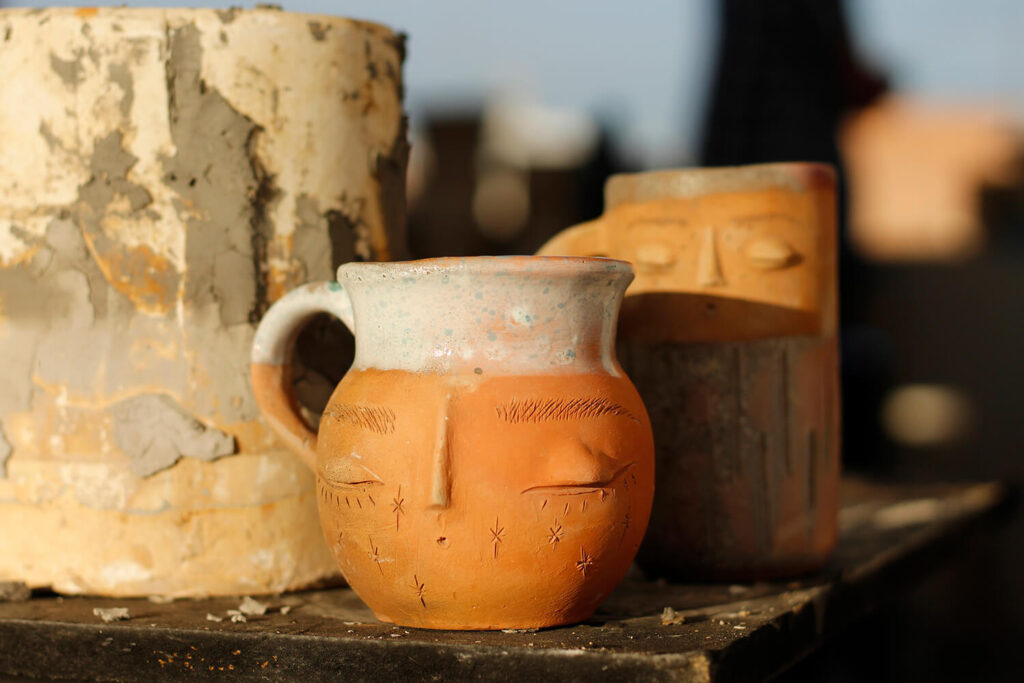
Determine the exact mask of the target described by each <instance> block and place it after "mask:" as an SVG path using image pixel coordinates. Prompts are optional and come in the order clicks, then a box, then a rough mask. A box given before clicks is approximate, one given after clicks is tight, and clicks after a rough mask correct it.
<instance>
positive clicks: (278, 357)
mask: <svg viewBox="0 0 1024 683" xmlns="http://www.w3.org/2000/svg"><path fill="white" fill-rule="evenodd" d="M320 313H329V314H331V315H333V316H334V317H336V318H338V319H339V320H341V322H343V323H345V326H346V327H348V329H349V330H352V333H353V334H355V322H354V321H353V319H352V301H351V300H350V299H349V297H348V293H347V292H346V291H345V290H344V288H343V287H342V286H341V285H340V284H338V283H337V282H312V283H310V284H306V285H302V286H301V287H298V288H296V289H293V290H292V291H290V292H288V293H287V294H285V295H284V296H283V297H281V298H280V299H279V300H278V301H277V302H275V303H274V305H272V306H271V307H270V309H269V310H267V313H266V315H264V316H263V320H261V321H260V324H259V327H257V328H256V336H255V337H254V338H253V342H252V357H251V362H250V366H249V368H250V372H251V376H252V390H253V393H254V394H255V395H256V403H257V404H258V405H259V407H260V412H261V413H263V417H264V418H265V419H266V421H267V424H269V425H270V428H271V429H273V430H274V432H275V433H276V434H277V435H278V436H279V437H280V438H281V440H282V441H283V442H284V445H285V446H286V447H287V448H288V449H289V450H291V451H292V452H294V453H295V454H296V455H298V456H299V457H300V458H302V461H303V462H304V463H306V465H308V466H309V468H310V469H312V470H314V471H316V432H314V431H313V430H312V429H310V427H309V425H307V424H306V421H305V420H304V419H303V418H302V414H301V413H300V412H299V406H298V402H297V401H296V400H295V391H294V389H293V387H292V372H291V371H292V368H291V363H290V361H291V355H292V350H293V349H294V348H295V340H296V339H297V338H298V336H299V332H301V331H302V328H303V327H305V325H306V323H308V322H309V321H310V320H311V319H312V318H313V317H314V316H316V315H318V314H320Z"/></svg>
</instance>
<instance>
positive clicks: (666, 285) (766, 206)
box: [538, 163, 839, 579]
mask: <svg viewBox="0 0 1024 683" xmlns="http://www.w3.org/2000/svg"><path fill="white" fill-rule="evenodd" d="M605 199H606V206H607V208H606V211H605V213H604V215H602V216H601V217H600V218H598V219H597V220H595V221H593V222H590V223H585V224H582V225H579V226H576V227H574V228H570V229H568V230H566V231H565V232H563V233H561V234H559V235H557V236H556V237H555V238H553V239H552V240H551V241H550V242H548V244H546V245H545V246H544V247H543V248H542V249H541V250H540V251H539V252H538V253H540V254H546V255H555V254H559V255H581V256H583V255H598V254H599V255H605V256H610V257H614V258H619V259H623V260H628V261H632V262H633V263H634V264H635V268H636V280H635V282H634V283H633V284H632V286H631V287H630V288H629V291H628V292H627V295H626V298H625V301H624V303H623V308H622V321H621V324H620V342H619V352H620V356H621V357H622V359H623V363H624V366H625V367H626V369H627V371H628V372H629V374H630V376H631V377H632V378H633V380H634V382H635V383H636V386H637V388H638V390H639V391H640V394H641V396H643V399H644V402H645V404H646V406H647V409H648V411H649V413H650V416H651V421H652V425H653V429H654V435H655V444H656V453H657V472H658V479H657V483H658V486H657V491H658V492H657V495H656V496H655V502H654V509H653V512H652V516H651V523H650V528H649V529H648V533H647V537H646V539H645V541H644V544H643V547H642V548H641V551H640V555H639V557H638V562H640V564H641V566H643V568H644V569H645V570H647V571H648V572H649V573H651V574H655V575H663V576H669V577H673V578H680V579H690V578H719V579H761V578H772V577H780V576H787V575H792V574H798V573H802V572H807V571H812V570H815V569H818V568H820V567H821V566H823V565H824V564H825V563H826V562H827V560H828V557H829V555H830V553H831V552H832V550H833V548H834V546H835V543H836V533H837V532H836V528H837V526H836V525H837V522H836V519H837V504H838V503H837V487H838V480H839V395H838V354H837V344H836V222H835V211H836V209H835V179H834V174H833V171H832V170H831V168H829V167H827V166H823V165H818V164H805V163H785V164H765V165H758V166H747V167H737V168H721V169H690V170H675V171H657V172H652V173H640V174H633V175H619V176H614V177H612V178H611V179H610V180H609V181H608V184H607V186H606V188H605Z"/></svg>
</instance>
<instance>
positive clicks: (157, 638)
mask: <svg viewBox="0 0 1024 683" xmlns="http://www.w3.org/2000/svg"><path fill="white" fill-rule="evenodd" d="M843 498H844V502H843V507H842V511H841V513H840V528H841V533H840V537H841V540H840V545H839V548H838V550H837V552H836V555H835V559H834V561H833V562H832V565H831V566H830V568H829V569H828V570H827V571H825V572H822V573H821V574H818V575H815V576H811V577H805V578H803V579H801V580H798V581H791V582H784V583H754V584H734V585H726V584H693V585H679V584H675V585H673V584H669V583H665V582H652V581H646V580H644V579H643V578H642V577H640V576H639V575H636V576H630V577H629V578H627V580H626V581H624V582H623V584H622V585H621V586H620V587H619V588H618V589H617V590H616V592H615V593H614V594H613V595H612V596H611V597H610V598H609V599H608V601H607V602H606V603H605V604H604V605H603V606H602V607H601V609H600V610H599V611H598V613H597V614H596V615H595V617H594V618H593V619H591V620H590V621H588V622H586V623H584V624H580V625H577V626H571V627H565V628H555V629H545V630H541V631H533V632H479V631H468V632H458V631H427V630H418V629H409V628H402V627H395V626H391V625H388V624H382V623H380V622H378V621H376V620H375V619H374V618H373V615H372V613H371V612H370V611H369V610H368V609H367V608H366V607H365V606H364V605H363V604H362V603H361V602H360V601H359V599H358V598H357V597H356V596H355V595H354V594H353V593H352V591H351V590H348V589H345V588H338V589H329V590H320V591H307V592H301V593H293V594H287V595H283V596H275V597H263V598H258V599H259V600H260V601H261V602H263V603H266V604H267V605H268V607H269V609H268V611H267V613H266V614H264V615H262V616H249V617H248V618H247V621H246V622H244V623H235V622H232V621H230V618H227V617H226V613H227V611H228V610H231V609H238V607H239V603H240V600H239V599H238V598H218V599H208V600H179V601H174V602H170V603H160V602H153V601H150V600H144V599H140V600H125V599H106V598H89V597H75V598H71V597H67V598H61V597H56V596H53V595H50V596H39V595H35V596H33V597H32V598H31V599H29V600H27V601H22V602H0V679H2V678H3V677H4V676H7V677H9V678H17V679H24V678H51V679H72V680H76V679H77V680H82V679H87V680H110V681H129V680H145V681H149V680H161V679H177V678H198V677H203V678H210V679H213V678H220V677H230V678H232V679H250V680H251V679H257V680H281V679H288V680H291V679H302V680H403V681H409V680H462V679H475V680H523V679H528V678H529V677H544V679H545V680H546V681H555V680H581V681H582V680H637V679H641V680H672V681H710V680H715V681H733V680H736V681H746V680H757V679H762V678H765V677H769V676H772V675H774V674H777V673H778V672H780V671H782V670H784V669H785V668H786V667H787V666H789V665H791V664H792V663H793V662H795V661H797V660H799V659H800V658H801V657H803V656H804V655H806V654H807V653H808V652H810V651H811V650H813V649H814V648H815V647H817V646H818V645H820V644H821V643H822V642H823V640H824V639H825V638H826V637H827V636H829V635H830V634H833V633H835V632H837V631H838V630H840V629H842V628H843V627H844V626H845V625H847V624H849V623H850V622H852V621H853V620H855V619H857V618H858V617H859V616H861V615H862V614H864V613H865V612H867V611H868V610H870V609H872V607H874V606H877V605H879V604H881V603H883V602H885V601H889V600H892V599H894V598H895V597H897V596H898V595H899V594H900V593H902V592H904V591H907V590H909V589H910V588H911V587H912V586H913V585H914V584H915V582H918V581H920V580H921V579H922V578H924V576H926V575H927V573H928V572H929V571H930V570H931V569H933V568H934V567H936V566H937V565H938V564H940V563H941V562H943V561H945V560H948V559H950V558H954V557H955V556H956V555H957V553H958V544H959V541H960V540H962V539H963V538H965V535H966V534H971V533H976V532H978V531H980V530H983V529H985V528H987V527H990V526H992V522H993V521H994V520H996V519H997V518H998V517H999V516H1000V514H1001V511H1003V510H1005V508H1007V507H1008V504H1007V502H1008V500H1009V495H1008V490H1007V489H1006V488H1005V487H1003V486H1001V485H998V484H975V485H921V486H896V485H881V484H872V483H868V482H863V481H854V480H847V481H845V482H844V484H843ZM110 607H127V608H128V609H129V613H130V615H131V617H130V619H128V620H126V621H117V622H112V623H109V624H105V623H103V622H102V620H101V619H100V618H99V617H98V616H96V615H95V614H94V613H93V610H94V609H95V608H101V609H103V608H110ZM282 607H285V608H286V609H285V612H287V613H284V614H283V613H282V610H281V608H282ZM665 608H671V610H672V612H670V613H668V614H666V610H665ZM207 614H212V615H214V616H217V617H221V618H223V621H220V622H214V621H209V620H208V619H207ZM666 622H668V623H666Z"/></svg>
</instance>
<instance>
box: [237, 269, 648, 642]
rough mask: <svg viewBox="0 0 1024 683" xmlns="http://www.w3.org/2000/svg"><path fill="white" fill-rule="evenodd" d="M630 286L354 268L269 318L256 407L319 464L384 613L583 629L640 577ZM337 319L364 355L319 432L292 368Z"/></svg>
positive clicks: (441, 622) (579, 279) (328, 510)
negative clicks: (622, 313) (632, 576)
mask: <svg viewBox="0 0 1024 683" xmlns="http://www.w3.org/2000/svg"><path fill="white" fill-rule="evenodd" d="M632 279H633V272H632V269H631V267H630V265H629V264H628V263H625V262H622V261H616V260H612V259H602V258H566V257H554V258H553V257H536V256H516V257H475V258H444V259H430V260H425V261H411V262H405V263H349V264H345V265H343V266H341V268H339V269H338V282H332V283H316V284H309V285H305V286H303V287H301V288H299V289H297V290H295V291H293V292H291V293H289V294H288V295H286V296H285V297H284V298H282V299H281V300H280V301H278V302H277V303H276V304H274V306H273V307H271V309H270V310H269V311H268V313H267V315H266V316H265V317H264V319H263V321H262V323H261V324H260V327H259V329H258V331H257V334H256V338H255V341H254V344H253V355H252V361H253V362H252V379H253V388H254V390H255V393H256V396H257V399H258V401H259V403H260V407H261V409H262V411H263V414H264V416H265V417H266V418H267V420H268V422H269V423H270V425H271V426H272V427H273V428H274V429H275V430H276V431H277V433H278V434H280V436H281V438H282V439H284V441H285V442H286V443H287V445H288V446H289V447H290V448H291V449H292V450H293V451H295V452H296V453H297V454H298V455H299V456H300V457H302V458H303V459H304V460H305V461H306V463H307V464H309V466H310V467H312V468H313V469H314V471H315V473H316V476H317V485H318V493H319V496H318V498H319V509H320V520H321V524H322V527H323V531H324V534H325V536H326V538H327V541H328V544H329V546H330V548H331V550H332V551H333V553H334V556H335V558H336V560H337V562H338V565H339V566H340V568H341V570H342V572H343V573H344V575H345V578H346V579H347V580H348V582H349V584H350V585H351V586H352V588H353V589H354V590H355V591H356V593H357V594H358V595H359V596H360V597H361V598H362V599H363V600H364V601H365V602H366V603H367V604H368V605H369V606H370V607H371V608H372V609H373V611H374V613H375V614H376V615H377V617H378V618H380V619H381V620H382V621H388V622H394V623H397V624H402V625H405V626H417V627H424V628H449V629H499V628H501V629H507V628H517V629H518V628H539V627H545V626H555V625H559V624H566V623H572V622H577V621H580V620H582V619H585V618H587V617H588V616H590V615H591V614H592V613H593V612H594V610H595V609H596V608H597V606H598V605H599V604H600V603H601V601H602V600H603V599H604V598H605V597H606V596H607V595H608V593H609V592H611V590H612V589H613V588H614V587H615V585H616V584H617V583H618V582H619V580H620V579H621V578H622V577H623V575H624V574H625V573H626V571H627V569H628V568H629V565H630V563H631V562H632V560H633V556H634V555H635V553H636V551H637V549H638V547H639V545H640V541H641V539H642V538H643V534H644V531H645V529H646V526H647V520H648V517H649V515H650V508H651V502H652V498H653V493H654V448H653V440H652V435H651V428H650V423H649V421H648V418H647V413H646V411H645V409H644V406H643V403H642V401H641V399H640V396H639V395H638V393H637V391H636V390H635V389H634V387H633V385H632V383H631V382H630V381H629V379H628V378H627V377H626V376H625V374H624V373H623V371H622V368H621V367H620V366H619V363H618V361H617V360H616V358H615V351H614V350H615V329H616V323H617V318H618V311H619V306H620V304H621V302H622V296H623V293H624V292H625V289H626V287H627V286H628V285H629V283H630V281H631V280H632ZM321 312H328V313H331V314H333V315H335V316H337V317H338V318H340V319H341V320H342V321H343V322H344V323H345V324H346V325H348V327H349V328H350V329H351V330H352V331H353V333H354V334H355V338H356V355H355V361H354V363H353V365H352V368H351V369H350V370H349V372H348V374H347V375H345V377H344V378H343V379H342V381H341V383H340V384H339V385H338V387H337V388H336V389H335V391H334V393H333V395H332V396H331V399H330V401H329V403H328V405H327V408H326V410H325V411H324V414H323V417H322V419H321V421H320V428H319V433H318V434H314V432H313V431H312V430H311V429H310V428H309V427H308V426H307V425H306V424H305V423H304V422H303V420H302V417H301V415H300V413H299V412H298V411H297V409H296V404H295V400H294V396H293V394H292V391H291V384H290V381H289V365H288V362H289V357H290V348H291V345H292V344H293V343H294V339H295V337H296V334H297V333H298V332H299V330H300V329H301V328H302V326H303V324H304V323H305V322H306V321H307V320H309V319H310V318H311V317H312V316H314V315H316V314H318V313H321Z"/></svg>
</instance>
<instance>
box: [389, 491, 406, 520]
mask: <svg viewBox="0 0 1024 683" xmlns="http://www.w3.org/2000/svg"><path fill="white" fill-rule="evenodd" d="M391 511H392V512H394V513H395V531H398V519H399V518H400V517H401V516H402V515H404V514H405V498H402V487H401V486H399V487H398V495H396V496H395V497H394V499H393V500H392V501H391Z"/></svg>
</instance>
